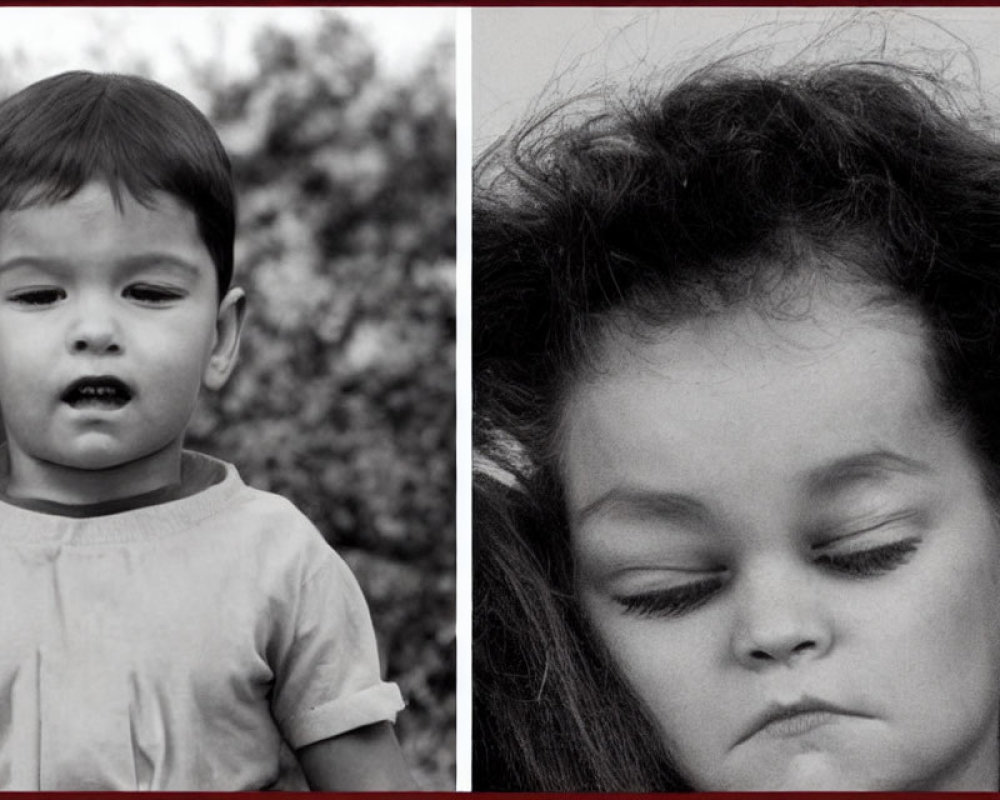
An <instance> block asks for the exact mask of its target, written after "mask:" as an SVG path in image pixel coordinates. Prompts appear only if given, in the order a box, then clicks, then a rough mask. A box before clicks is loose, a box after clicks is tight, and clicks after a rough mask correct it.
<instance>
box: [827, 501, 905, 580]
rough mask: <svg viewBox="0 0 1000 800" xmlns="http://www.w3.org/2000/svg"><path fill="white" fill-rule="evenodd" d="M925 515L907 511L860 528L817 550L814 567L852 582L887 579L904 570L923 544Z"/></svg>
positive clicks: (828, 542) (831, 540) (834, 539)
mask: <svg viewBox="0 0 1000 800" xmlns="http://www.w3.org/2000/svg"><path fill="white" fill-rule="evenodd" d="M923 519H924V515H923V514H922V513H920V512H918V511H910V510H907V511H903V512H900V513H897V514H891V515H889V516H888V517H885V518H883V519H879V520H877V521H875V522H873V523H872V524H867V525H862V526H859V527H858V528H857V529H856V530H852V531H851V532H849V533H846V534H843V535H838V536H835V537H833V538H832V539H828V540H827V541H825V542H822V543H821V544H819V545H817V546H814V547H813V552H814V553H815V554H816V555H815V558H814V563H815V564H816V565H818V566H820V567H822V568H824V569H825V570H827V571H829V572H833V573H835V574H839V575H844V576H846V577H850V578H868V577H877V576H879V575H884V574H885V573H887V572H891V571H892V570H894V569H896V568H897V567H900V566H902V565H903V564H905V563H906V562H907V561H909V560H910V557H911V556H912V555H913V554H914V553H915V552H916V551H917V548H918V547H919V546H920V543H921V541H922V539H921V537H920V536H919V535H916V533H915V531H916V530H919V529H920V527H921V525H922V521H923Z"/></svg>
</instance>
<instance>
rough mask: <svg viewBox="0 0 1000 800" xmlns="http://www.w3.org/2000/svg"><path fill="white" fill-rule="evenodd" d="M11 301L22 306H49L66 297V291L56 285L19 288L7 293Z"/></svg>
mask: <svg viewBox="0 0 1000 800" xmlns="http://www.w3.org/2000/svg"><path fill="white" fill-rule="evenodd" d="M7 299H8V300H9V301H10V302H11V303H17V304H18V305H24V306H50V305H53V304H55V303H58V302H59V301H60V300H65V299H66V292H65V290H63V289H59V288H57V287H54V286H53V287H49V286H46V287H39V288H37V289H20V290H18V291H16V292H11V293H10V294H9V295H7Z"/></svg>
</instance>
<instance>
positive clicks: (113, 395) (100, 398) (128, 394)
mask: <svg viewBox="0 0 1000 800" xmlns="http://www.w3.org/2000/svg"><path fill="white" fill-rule="evenodd" d="M61 399H62V401H63V402H64V403H67V404H69V405H70V406H72V407H73V408H108V409H112V408H121V407H122V406H124V405H125V404H126V403H127V402H128V401H129V400H131V399H132V390H131V389H129V387H128V386H127V385H126V384H125V382H124V381H121V380H119V379H118V378H115V377H113V376H111V375H101V376H95V377H91V378H80V379H79V380H75V381H73V382H72V383H71V384H70V385H69V386H68V387H67V388H66V391H65V392H63V394H62V398H61Z"/></svg>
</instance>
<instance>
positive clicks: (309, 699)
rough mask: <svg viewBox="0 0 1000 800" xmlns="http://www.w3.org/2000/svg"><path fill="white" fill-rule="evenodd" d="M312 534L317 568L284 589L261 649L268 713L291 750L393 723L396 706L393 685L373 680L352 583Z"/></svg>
mask: <svg viewBox="0 0 1000 800" xmlns="http://www.w3.org/2000/svg"><path fill="white" fill-rule="evenodd" d="M316 538H317V539H319V542H320V545H319V546H320V547H321V548H322V549H321V550H319V551H318V552H317V554H316V555H317V556H318V561H319V569H317V570H315V571H311V572H310V574H309V576H308V578H306V579H305V580H304V581H303V582H302V583H301V585H300V586H298V587H289V588H290V589H291V590H292V591H293V593H294V595H295V596H294V597H293V598H292V599H291V602H290V603H289V604H287V606H286V607H283V608H280V609H279V611H280V612H281V613H280V616H281V617H283V618H282V619H276V620H274V622H275V636H274V639H273V640H272V648H273V649H272V652H271V653H270V654H269V656H270V657H269V660H270V661H271V662H272V669H273V670H274V687H273V693H272V697H271V708H272V712H273V714H274V717H275V720H276V721H277V723H278V725H279V727H280V728H281V731H282V734H283V736H284V737H285V739H286V741H288V743H289V744H290V745H291V746H292V747H293V748H295V749H298V748H301V747H305V746H306V745H308V744H312V743H313V742H318V741H320V740H322V739H327V738H329V737H331V736H337V735H339V734H342V733H346V732H347V731H350V730H354V729H355V728H360V727H362V726H364V725H370V724H372V723H375V722H381V721H383V720H388V721H393V720H395V718H396V714H397V713H398V712H399V711H400V710H401V709H402V708H403V705H404V703H403V698H402V696H401V695H400V692H399V688H398V687H397V686H396V684H394V683H387V682H385V681H383V680H382V679H381V671H380V669H379V659H378V650H377V648H376V644H375V632H374V630H373V628H372V623H371V615H370V613H369V611H368V605H367V603H366V602H365V598H364V595H363V594H362V593H361V588H360V587H359V586H358V582H357V580H356V579H355V578H354V575H353V574H352V573H351V571H350V569H349V568H348V566H347V564H345V563H344V561H343V559H341V558H340V556H338V555H337V554H336V553H335V552H333V550H331V549H330V548H329V547H328V546H327V545H326V544H325V542H322V539H320V537H319V535H318V534H316ZM311 566H315V565H311ZM282 605H283V606H284V605H285V604H282Z"/></svg>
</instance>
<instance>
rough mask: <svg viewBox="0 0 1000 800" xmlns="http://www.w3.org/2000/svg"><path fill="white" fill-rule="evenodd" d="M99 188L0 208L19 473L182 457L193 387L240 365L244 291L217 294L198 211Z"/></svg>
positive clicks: (216, 382)
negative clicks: (117, 198)
mask: <svg viewBox="0 0 1000 800" xmlns="http://www.w3.org/2000/svg"><path fill="white" fill-rule="evenodd" d="M153 199H154V201H155V203H154V204H153V207H152V208H147V207H146V206H143V205H142V204H140V203H139V202H138V201H136V200H135V199H133V198H132V197H130V196H128V195H127V194H125V195H124V196H123V207H122V208H121V209H118V208H116V207H115V205H114V202H113V200H112V197H111V194H110V191H109V190H108V188H107V186H105V185H104V184H103V183H99V182H94V183H90V184H87V185H86V186H84V187H83V188H82V189H81V190H80V191H79V192H77V194H75V195H74V196H73V197H71V198H70V199H68V200H66V201H64V202H61V203H57V204H55V205H49V206H37V207H29V208H25V209H22V210H18V211H9V212H3V213H0V412H2V415H3V423H4V428H5V431H6V435H7V441H8V445H9V447H10V453H11V469H12V475H11V488H12V490H13V488H14V486H15V483H16V482H17V480H18V477H19V476H18V475H17V470H18V465H27V466H28V467H30V468H31V469H33V470H35V471H36V472H37V471H38V469H39V468H41V469H43V470H44V468H46V467H52V466H54V467H56V468H66V467H69V468H71V469H77V470H88V471H94V470H107V469H111V468H115V467H122V466H125V465H129V464H131V463H133V462H136V463H145V462H146V461H148V459H150V458H152V459H154V460H155V459H157V458H161V457H162V458H168V459H169V458H174V459H176V458H177V457H179V451H180V447H181V442H182V439H183V434H184V429H185V427H186V425H187V423H188V420H189V419H190V417H191V414H192V412H193V410H194V406H195V402H196V399H197V396H198V391H199V388H200V387H201V385H202V383H203V382H204V383H205V385H207V386H209V387H210V388H218V387H219V386H221V385H222V384H223V383H224V382H225V380H226V378H227V377H228V375H229V372H230V370H231V368H232V366H233V363H234V361H235V354H236V347H237V344H238V339H239V329H240V321H241V311H242V293H241V292H239V290H232V291H230V293H229V294H227V295H226V297H224V298H223V299H222V302H221V304H220V303H219V299H218V296H217V281H216V274H215V268H214V265H213V262H212V259H211V257H210V256H209V253H208V251H207V250H206V248H205V245H204V243H203V242H202V240H201V238H200V237H199V235H198V230H197V225H196V221H195V217H194V215H193V213H192V212H191V211H190V210H188V209H187V208H185V207H184V206H182V205H181V204H180V203H178V202H177V201H176V200H174V199H173V198H172V197H171V196H169V195H166V194H157V195H154V198H153Z"/></svg>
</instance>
